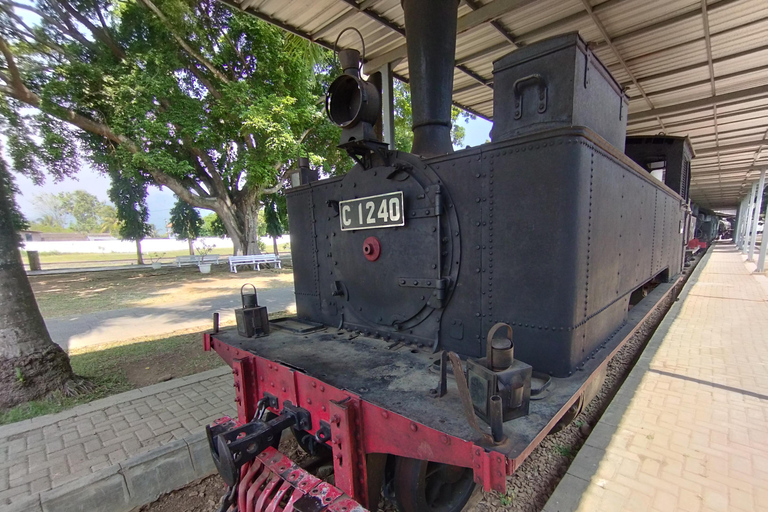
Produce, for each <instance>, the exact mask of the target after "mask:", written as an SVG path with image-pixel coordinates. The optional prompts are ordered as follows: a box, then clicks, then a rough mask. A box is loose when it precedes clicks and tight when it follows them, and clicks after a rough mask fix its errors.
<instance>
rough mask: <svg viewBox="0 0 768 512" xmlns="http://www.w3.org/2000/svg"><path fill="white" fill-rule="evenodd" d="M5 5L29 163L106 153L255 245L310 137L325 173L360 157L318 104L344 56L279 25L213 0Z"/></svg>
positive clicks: (244, 243)
mask: <svg viewBox="0 0 768 512" xmlns="http://www.w3.org/2000/svg"><path fill="white" fill-rule="evenodd" d="M0 6H1V7H2V8H1V9H0V27H2V29H3V30H0V55H2V59H0V67H2V69H3V71H2V73H0V93H2V94H0V97H1V98H2V101H0V103H2V105H0V116H3V117H4V118H5V119H6V123H7V125H8V126H9V132H8V140H9V143H10V145H11V146H12V151H11V154H12V157H13V161H14V166H15V168H16V169H20V168H22V167H25V168H27V169H29V171H28V172H30V173H35V174H37V175H42V170H41V169H42V168H44V167H46V168H49V169H50V170H51V171H52V172H54V173H55V174H56V175H59V176H61V175H70V174H72V173H74V172H76V170H77V169H78V168H79V166H80V163H79V159H80V157H81V156H82V155H81V150H82V152H84V154H85V156H87V157H88V158H90V159H92V160H98V158H99V157H95V156H94V155H107V157H106V158H108V159H110V160H114V163H115V166H116V167H117V168H119V169H120V172H121V173H127V174H131V175H132V174H136V173H139V174H142V175H146V176H148V177H150V178H151V179H152V181H153V182H154V183H155V184H157V185H162V186H167V187H168V188H170V189H171V190H172V191H173V192H174V193H175V194H176V195H177V196H178V197H180V198H181V199H182V200H183V201H185V202H186V203H188V204H190V205H192V206H194V207H197V208H202V209H207V210H211V211H213V212H215V213H216V214H217V215H218V217H219V219H220V220H221V222H222V223H223V225H224V226H225V227H226V229H227V232H228V233H229V235H230V237H231V238H232V239H233V242H234V244H235V247H236V250H237V251H239V252H248V251H250V250H252V249H253V248H254V244H253V242H255V241H256V230H257V221H256V219H257V215H256V214H257V212H258V210H259V209H260V208H261V206H262V205H261V198H262V196H263V195H264V194H268V193H274V192H277V191H278V190H280V188H282V187H283V185H284V184H285V182H286V180H285V179H284V177H285V175H286V172H287V171H288V170H289V169H290V168H291V167H292V165H293V161H294V160H295V158H296V155H297V154H298V147H299V145H300V144H301V145H303V147H304V148H305V149H306V150H307V151H308V152H309V153H310V156H311V157H312V161H313V163H314V164H315V165H319V166H321V167H322V169H323V171H324V173H325V174H329V175H332V174H336V173H337V172H340V171H341V170H344V169H346V168H347V167H349V166H351V160H350V159H349V158H348V157H347V155H346V154H344V153H343V152H341V151H340V150H338V149H336V148H335V141H336V140H338V136H339V129H338V128H337V127H335V126H333V125H332V124H331V123H330V122H328V121H327V120H326V119H325V116H324V113H323V111H322V106H321V102H319V101H318V98H320V97H321V96H322V94H323V92H324V90H325V86H326V84H327V83H328V81H329V80H330V79H331V78H334V77H335V76H336V74H337V72H336V71H335V69H334V64H333V59H331V58H330V56H329V52H327V51H322V50H318V49H317V48H314V47H311V46H308V45H307V44H305V43H304V42H301V41H297V39H296V38H295V37H294V36H289V35H286V34H285V33H284V32H283V31H281V30H280V29H278V28H276V27H274V26H271V25H268V24H266V23H264V22H261V21H259V20H256V19H254V18H253V17H251V16H248V15H246V14H244V13H241V12H238V11H237V10H230V9H229V8H228V7H226V6H224V5H223V4H222V3H220V2H216V1H214V0H156V2H155V0H137V1H136V2H117V1H116V0H105V1H98V2H96V1H93V2H91V1H89V2H77V3H74V2H72V1H71V0H32V1H31V2H30V3H29V4H26V3H20V2H12V1H11V0H0ZM21 11H26V12H25V17H22V16H20V15H19V13H20V12H21ZM35 17H36V19H37V24H36V25H35V24H32V25H31V26H30V25H29V24H28V23H27V22H25V19H30V18H35ZM308 56H309V57H308ZM308 60H310V61H314V64H312V63H311V62H309V63H308ZM27 107H34V108H33V109H29V108H27ZM73 127H74V128H75V129H72V128H73ZM34 134H37V138H36V137H34V136H33V135H34Z"/></svg>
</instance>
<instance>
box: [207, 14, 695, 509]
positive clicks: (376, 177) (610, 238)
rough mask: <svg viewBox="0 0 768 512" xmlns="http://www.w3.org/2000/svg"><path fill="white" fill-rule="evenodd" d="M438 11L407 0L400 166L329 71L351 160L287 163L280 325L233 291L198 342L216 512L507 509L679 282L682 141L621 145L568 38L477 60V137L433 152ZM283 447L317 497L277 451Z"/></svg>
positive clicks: (362, 105) (444, 40) (373, 109)
mask: <svg viewBox="0 0 768 512" xmlns="http://www.w3.org/2000/svg"><path fill="white" fill-rule="evenodd" d="M457 4H458V2H455V1H444V0H419V1H416V0H404V1H403V10H404V13H405V24H406V32H407V35H408V38H407V44H408V61H409V65H410V84H411V94H412V102H413V121H414V123H413V132H414V143H413V149H412V151H411V152H410V153H404V152H399V151H394V150H391V149H389V148H388V146H387V145H386V144H384V143H382V142H381V140H380V137H379V136H378V134H377V130H376V123H377V120H378V118H379V115H380V111H381V102H380V96H379V92H378V90H377V89H376V87H375V86H374V85H373V84H372V83H371V82H369V81H366V80H365V79H363V78H362V77H361V76H360V72H359V69H360V54H359V53H358V52H356V51H355V50H343V51H341V52H340V55H339V58H340V60H341V62H342V67H343V68H344V74H343V75H342V76H340V77H339V78H338V79H337V80H336V81H334V83H333V84H332V85H331V87H330V89H329V92H328V97H327V109H328V114H329V116H330V118H331V119H332V120H333V121H334V122H336V123H337V124H338V125H339V126H341V127H342V136H341V141H340V146H341V147H342V148H344V149H345V150H346V151H347V152H348V153H349V154H350V155H351V156H352V157H353V158H354V159H355V160H356V162H357V164H356V165H355V166H354V167H353V168H352V169H351V170H350V171H349V172H348V173H347V174H346V175H344V176H340V177H336V178H330V179H324V180H317V179H316V176H313V175H312V174H313V173H312V172H311V171H310V170H309V169H308V168H307V167H306V166H307V163H306V162H304V166H303V169H302V172H301V173H300V183H299V184H298V185H297V186H294V187H292V188H291V189H290V190H289V191H288V192H287V204H288V212H289V222H290V233H291V253H292V258H293V266H294V281H295V293H296V307H297V315H296V317H294V318H287V319H281V320H278V321H273V322H269V321H268V319H267V313H266V309H265V308H263V307H260V306H258V302H257V298H256V295H255V294H253V295H252V296H250V295H249V296H248V300H247V301H246V302H245V303H244V307H243V308H241V309H239V310H237V321H238V326H237V329H228V330H219V329H218V328H215V329H214V331H213V332H212V333H210V334H206V335H205V337H204V344H205V348H206V349H207V350H211V349H213V350H215V351H216V352H218V353H219V354H220V355H221V357H222V358H224V360H226V362H227V363H228V364H229V365H230V366H231V367H232V369H233V375H234V380H235V388H236V396H237V399H236V401H237V411H238V417H237V418H236V419H230V418H223V419H222V420H219V421H218V422H216V424H214V425H212V426H210V427H209V429H208V434H209V440H210V444H211V452H212V456H213V458H214V461H215V463H216V465H217V468H218V469H219V472H220V474H221V475H222V477H223V478H224V480H225V481H226V482H227V484H228V485H229V491H228V493H227V496H226V497H225V505H224V508H226V507H229V506H233V507H235V508H236V509H237V510H239V511H240V512H245V511H255V510H259V511H260V510H270V511H274V510H285V511H290V510H318V511H319V510H328V511H340V512H351V511H353V510H356V511H360V510H365V509H372V510H375V509H376V507H377V506H378V504H379V500H380V498H381V495H382V489H384V490H385V494H387V495H388V496H389V497H391V498H393V499H394V500H395V502H396V504H397V506H398V507H399V509H400V510H402V511H405V512H415V511H425V510H429V511H440V512H452V511H458V510H462V508H463V507H464V506H465V505H466V503H467V501H468V500H469V498H470V496H471V495H472V493H473V491H474V489H475V487H476V486H478V485H479V486H481V487H482V488H483V489H485V490H487V491H490V490H495V491H499V492H504V490H505V487H506V477H507V475H510V474H512V473H513V472H514V471H515V469H516V468H517V467H518V466H519V465H520V464H521V463H522V461H523V460H524V459H525V458H526V456H527V455H528V454H529V453H530V452H531V451H532V450H533V448H534V447H535V446H536V445H537V444H538V443H539V442H540V441H541V440H542V439H543V437H544V436H545V435H546V434H547V433H548V432H549V431H550V430H552V429H553V428H555V427H556V426H557V425H558V424H561V423H562V422H564V421H568V420H569V419H572V418H573V417H574V416H575V414H576V413H578V411H579V409H580V407H581V406H582V405H583V404H584V403H586V402H588V401H589V399H590V398H591V397H592V396H594V394H595V393H596V391H597V389H599V386H600V383H601V380H600V378H601V375H603V374H604V372H603V370H604V368H605V366H606V364H607V361H608V360H609V359H610V357H611V356H612V355H613V354H614V353H615V352H616V351H617V350H619V348H620V347H621V345H622V344H623V343H624V341H625V340H626V339H628V338H629V337H630V336H631V335H632V333H634V332H635V330H636V329H637V327H638V326H639V325H640V324H641V323H642V321H643V320H644V319H645V318H646V316H647V315H648V314H649V312H650V311H651V310H653V308H654V306H655V305H656V304H657V303H658V302H659V301H660V300H661V299H662V298H664V297H666V296H667V294H669V293H671V291H672V289H673V285H674V283H675V281H676V278H677V276H678V274H680V272H681V269H682V265H683V258H684V251H685V243H686V242H687V240H688V238H689V236H690V234H689V233H688V232H687V231H688V230H689V228H688V226H689V222H688V218H689V216H690V209H689V206H688V204H689V203H688V198H687V195H688V185H689V181H690V160H691V158H692V157H693V152H692V150H691V146H690V143H689V142H688V141H687V139H685V138H675V137H661V136H657V137H651V138H630V139H629V141H627V139H626V137H625V136H626V119H627V105H628V101H627V97H626V95H625V94H624V92H623V90H622V89H621V87H620V86H619V85H618V84H617V83H616V81H615V80H614V79H613V78H612V77H611V75H610V74H609V73H608V71H607V70H606V69H605V67H604V66H603V65H602V63H600V61H599V60H598V59H597V58H596V57H595V56H594V55H593V54H592V53H591V51H590V50H589V47H588V46H587V45H586V44H585V43H584V41H583V40H582V39H581V38H580V37H579V36H578V34H575V33H574V34H566V35H562V36H557V37H554V38H551V39H547V40H545V41H541V42H538V43H536V44H531V45H530V46H527V47H524V48H521V49H518V50H516V51H515V52H513V53H511V54H510V55H508V56H506V57H504V58H502V59H500V60H498V61H496V62H495V63H494V113H495V114H494V125H493V130H492V132H491V137H492V142H491V143H488V144H484V145H482V146H479V147H475V148H468V149H464V150H461V151H457V152H453V150H452V147H451V140H450V126H451V122H450V121H451V118H450V110H451V87H452V77H453V64H454V53H455V42H456V18H457ZM625 145H626V154H625V152H624V150H625ZM627 155H629V156H627ZM660 169H661V170H663V172H662V173H658V172H656V171H659V170H660ZM650 282H656V283H659V285H658V286H657V287H656V288H655V289H654V290H653V291H652V292H651V293H650V294H648V295H647V296H646V297H645V298H642V300H640V298H641V296H642V295H645V294H638V293H637V292H638V290H642V289H643V288H644V287H646V285H647V284H648V283H650ZM630 305H631V306H633V307H631V310H630ZM286 429H291V430H292V431H293V432H294V434H295V435H296V437H297V439H298V441H299V444H300V445H301V446H302V447H303V448H304V449H306V450H307V451H309V452H310V453H312V454H314V455H316V456H319V455H322V454H325V455H327V456H329V458H331V460H332V461H333V470H334V471H333V480H332V483H331V481H329V480H327V479H326V480H323V479H320V478H318V477H317V476H316V475H313V474H312V473H311V472H310V471H309V470H308V469H307V468H305V467H302V466H300V465H298V464H296V463H295V462H293V461H291V460H290V459H288V458H287V457H285V456H284V455H282V454H281V453H280V452H279V451H277V450H276V446H277V444H276V443H277V442H278V441H279V439H280V436H281V433H282V432H283V431H284V430H286Z"/></svg>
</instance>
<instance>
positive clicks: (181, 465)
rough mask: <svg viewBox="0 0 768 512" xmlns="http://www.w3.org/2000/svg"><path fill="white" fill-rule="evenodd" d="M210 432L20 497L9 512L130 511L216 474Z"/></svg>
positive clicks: (8, 509)
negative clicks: (210, 445)
mask: <svg viewBox="0 0 768 512" xmlns="http://www.w3.org/2000/svg"><path fill="white" fill-rule="evenodd" d="M215 471H216V467H215V466H214V464H213V459H212V458H211V456H210V453H209V452H208V441H207V439H206V436H205V432H204V431H201V432H198V433H195V434H192V435H190V436H187V437H186V438H184V439H179V440H177V441H173V442H171V443H168V444H166V445H163V446H161V447H159V448H155V449H154V450H151V451H149V452H146V453H142V454H139V455H137V456H135V457H131V458H130V459H128V460H125V461H123V462H120V463H118V464H115V465H113V466H110V467H108V468H105V469H103V470H101V471H98V472H96V473H93V474H91V475H88V476H85V477H82V478H78V479H77V480H74V481H72V482H69V483H67V484H65V485H62V486H61V487H57V488H55V489H51V490H49V491H45V492H42V493H39V494H37V495H33V496H30V497H28V498H26V499H24V500H21V501H17V502H14V503H12V504H11V505H7V508H4V509H3V510H4V511H6V512H80V511H83V510H88V511H89V512H102V511H103V512H129V511H131V510H134V509H136V508H138V507H140V506H142V505H145V504H147V503H151V502H153V501H154V500H156V499H157V498H158V497H159V496H161V495H163V494H165V493H167V492H171V491H173V490H176V489H179V488H181V487H184V486H185V485H187V484H189V483H190V482H193V481H194V480H197V479H198V478H203V477H206V476H209V475H211V474H213V473H214V472H215Z"/></svg>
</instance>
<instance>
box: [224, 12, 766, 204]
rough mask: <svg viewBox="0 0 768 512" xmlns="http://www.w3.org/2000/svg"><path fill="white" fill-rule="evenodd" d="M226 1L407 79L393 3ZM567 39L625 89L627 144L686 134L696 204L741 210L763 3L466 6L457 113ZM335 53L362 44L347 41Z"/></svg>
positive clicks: (759, 138) (758, 107) (761, 126)
mask: <svg viewBox="0 0 768 512" xmlns="http://www.w3.org/2000/svg"><path fill="white" fill-rule="evenodd" d="M223 1H224V2H225V3H228V4H230V5H232V6H234V7H236V8H239V9H241V10H244V11H245V12H247V13H249V14H252V15H254V16H257V17H259V18H261V19H263V20H266V21H268V22H270V23H273V24H275V25H277V26H279V27H281V28H283V29H284V30H287V31H290V32H292V33H295V34H297V35H300V36H302V37H305V38H307V39H310V40H311V41H314V42H316V43H318V44H321V45H322V46H325V47H327V48H331V47H332V46H333V43H334V41H335V40H336V37H337V36H338V34H339V32H341V30H343V29H344V28H346V27H348V26H354V27H356V28H357V29H358V30H360V32H361V33H362V35H363V37H364V38H365V50H366V71H369V72H370V71H374V70H376V69H378V68H379V67H381V66H382V65H386V64H387V63H392V67H393V69H394V72H395V75H396V76H398V77H400V78H402V79H405V80H407V79H408V62H407V58H406V52H405V29H404V28H403V27H404V21H403V11H402V8H401V6H400V0H223ZM572 31H578V32H579V33H580V34H581V36H582V38H584V39H585V40H586V41H588V42H590V43H591V46H592V48H593V50H594V52H595V54H596V55H597V56H598V57H599V58H600V60H602V61H603V63H604V64H605V65H606V66H607V67H608V69H609V70H610V71H611V73H613V76H614V77H616V79H617V80H618V81H619V83H621V84H622V85H623V86H625V87H626V90H627V93H628V95H629V97H630V103H629V109H630V110H629V112H630V113H629V127H628V134H629V135H641V134H657V133H659V132H664V133H667V134H669V135H680V136H686V135H687V136H689V137H690V139H691V142H692V143H693V148H694V151H695V152H696V156H697V158H696V159H695V160H694V161H693V166H692V167H693V172H692V182H691V196H692V198H693V200H694V201H696V202H697V203H699V204H700V205H702V206H706V207H709V208H724V207H733V206H735V205H737V204H738V202H739V199H740V197H741V196H743V195H745V194H746V193H748V192H749V187H750V186H751V184H752V182H754V181H755V180H756V179H757V178H758V176H759V173H760V171H761V169H763V168H767V167H768V148H766V147H767V146H768V38H766V36H765V34H768V1H766V0H708V1H707V0H606V1H600V0H462V2H461V5H460V6H459V20H458V38H457V44H456V68H455V73H454V84H453V100H454V103H455V104H456V105H458V106H460V107H462V108H464V109H466V110H468V111H470V112H473V113H476V114H478V115H480V116H482V117H485V118H487V119H493V74H492V69H493V61H494V60H496V59H498V58H500V57H502V56H503V55H506V54H507V53H509V52H511V51H513V50H515V49H516V48H518V47H520V46H524V45H526V44H530V43H532V42H535V41H538V40H540V39H544V38H547V37H550V36H553V35H557V34H562V33H565V32H572ZM339 46H340V47H353V48H358V49H359V48H360V43H359V40H358V39H357V36H356V34H354V32H351V31H348V32H346V33H345V34H344V35H343V36H342V38H341V40H340V42H339ZM761 150H762V152H761Z"/></svg>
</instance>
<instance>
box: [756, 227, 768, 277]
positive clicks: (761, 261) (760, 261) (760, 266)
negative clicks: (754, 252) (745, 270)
mask: <svg viewBox="0 0 768 512" xmlns="http://www.w3.org/2000/svg"><path fill="white" fill-rule="evenodd" d="M766 249H768V236H766V233H765V227H763V241H762V242H761V243H760V256H758V257H757V268H756V269H755V272H759V273H761V274H762V273H763V272H765V250H766Z"/></svg>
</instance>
